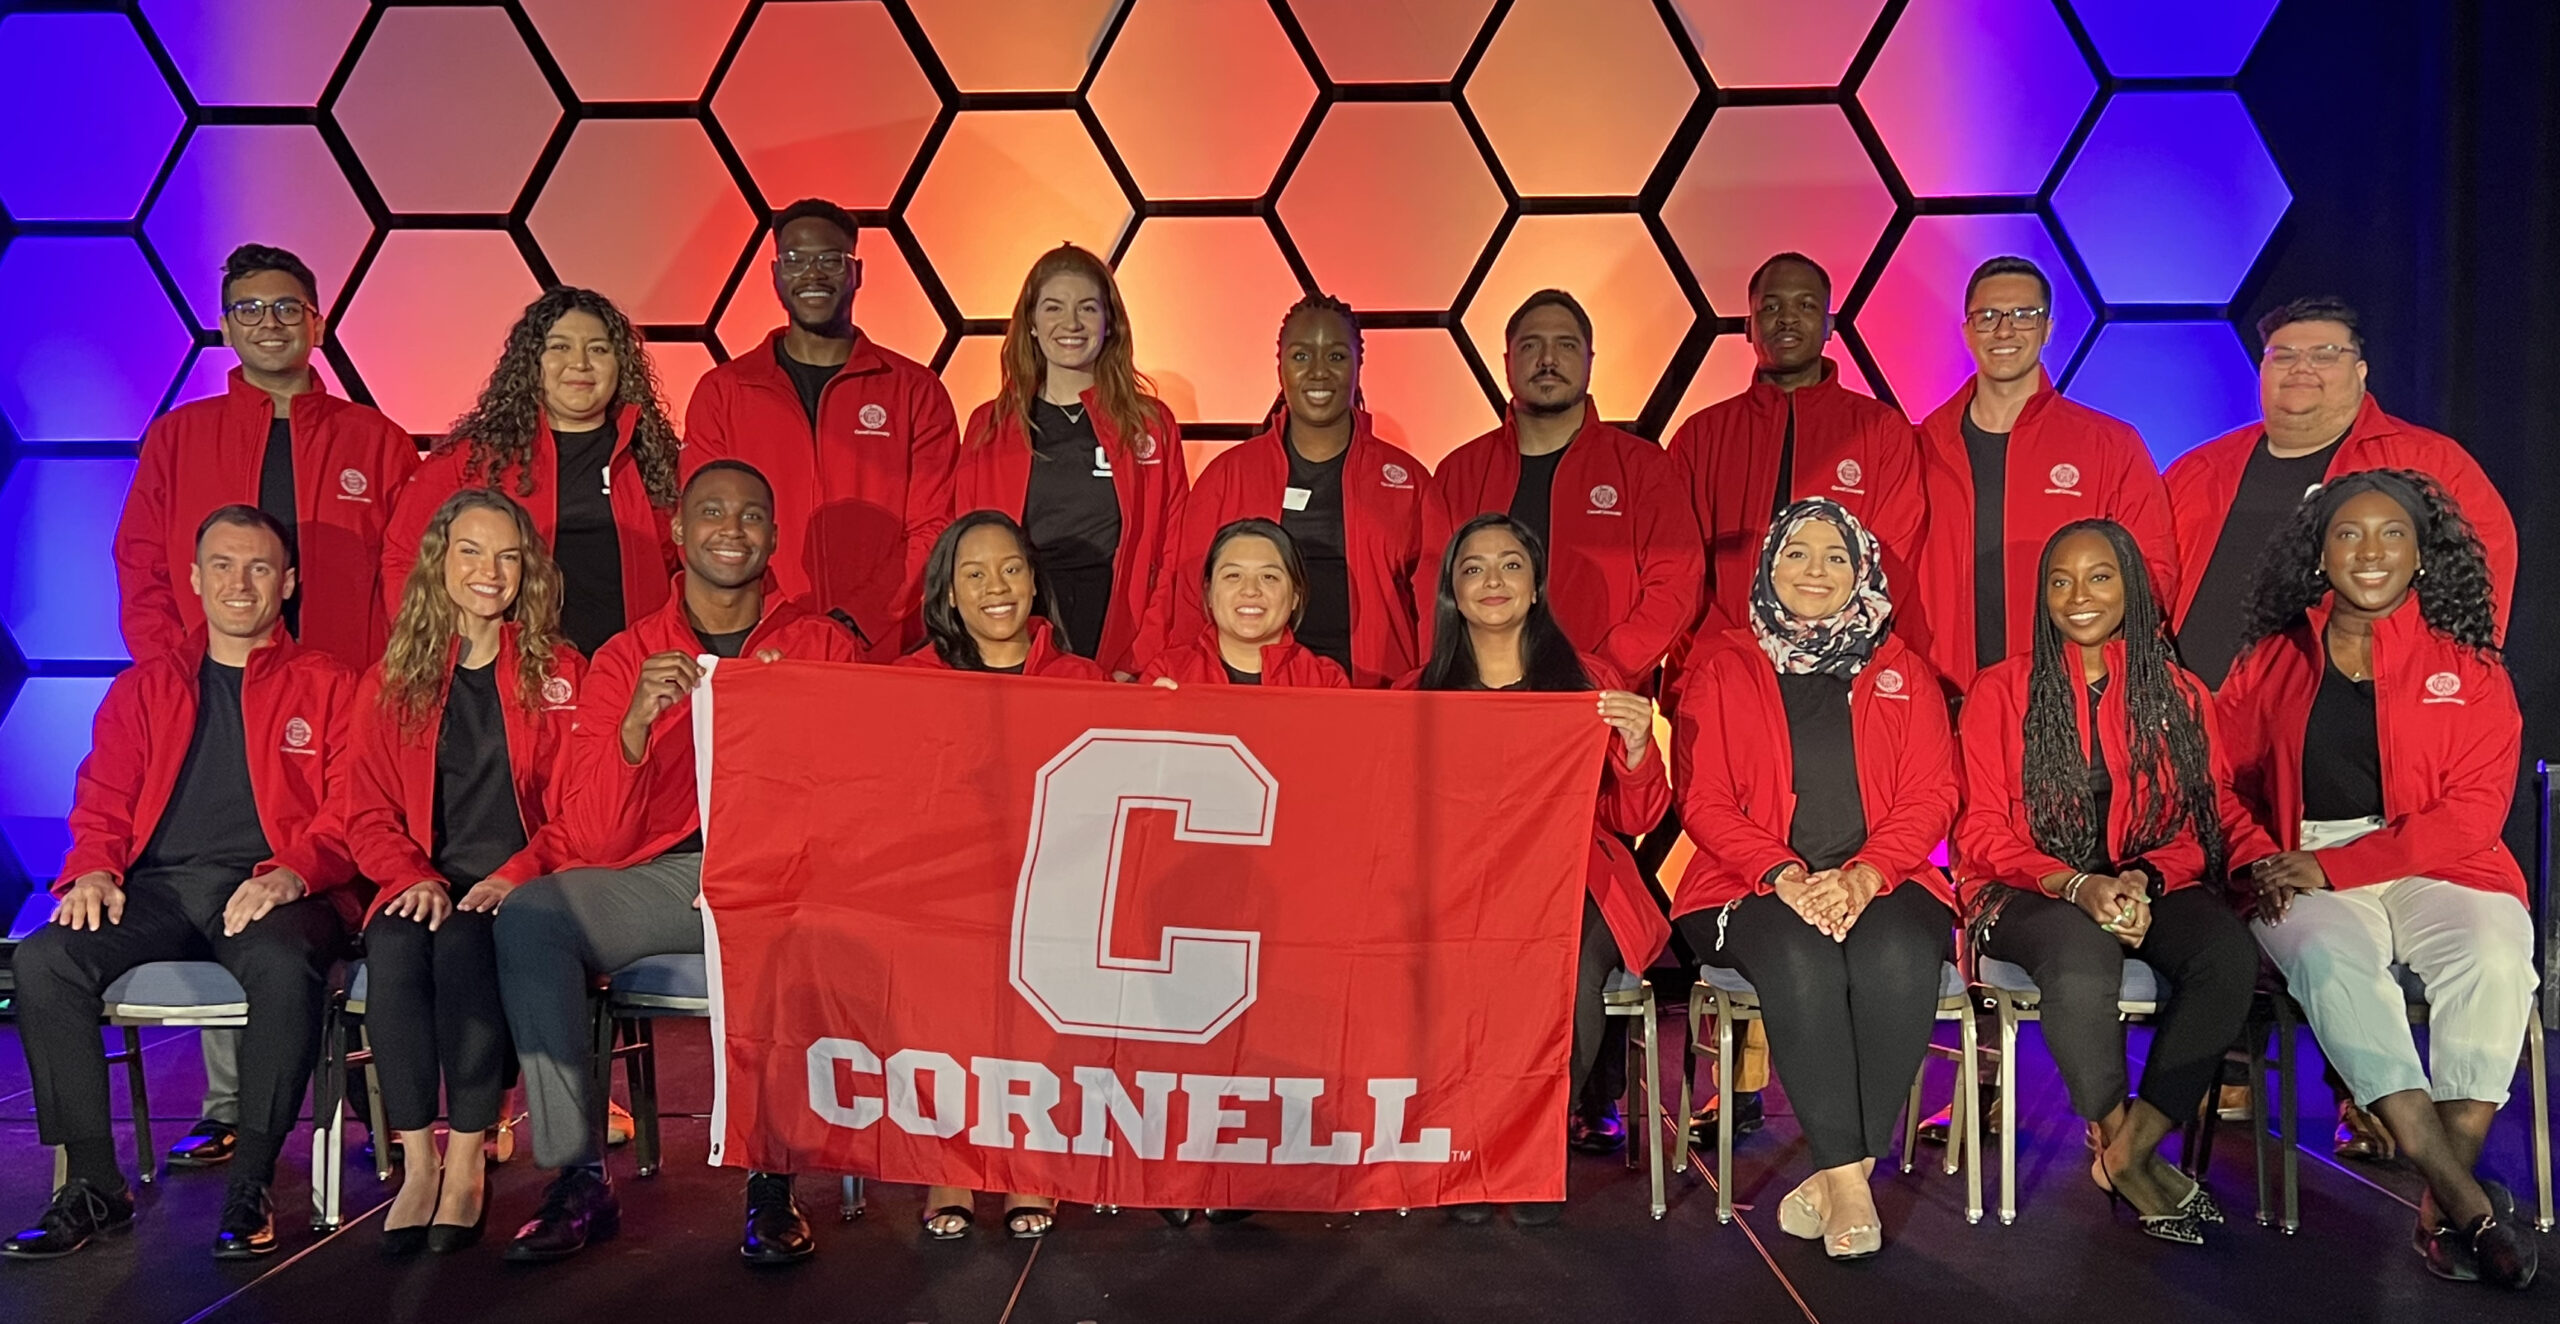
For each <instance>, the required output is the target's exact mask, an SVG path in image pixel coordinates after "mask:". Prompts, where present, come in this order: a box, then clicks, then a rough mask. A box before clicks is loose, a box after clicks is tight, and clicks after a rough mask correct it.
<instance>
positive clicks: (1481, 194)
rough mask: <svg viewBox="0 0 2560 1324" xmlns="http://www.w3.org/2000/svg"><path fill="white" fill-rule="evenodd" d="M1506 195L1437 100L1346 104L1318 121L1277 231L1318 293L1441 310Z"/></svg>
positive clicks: (1497, 218) (1359, 303)
mask: <svg viewBox="0 0 2560 1324" xmlns="http://www.w3.org/2000/svg"><path fill="white" fill-rule="evenodd" d="M1503 205H1504V204H1503V200H1502V190H1501V188H1500V187H1499V186H1497V185H1496V184H1495V183H1494V182H1493V176H1492V175H1491V174H1489V173H1488V172H1487V171H1486V170H1485V163H1484V155H1483V153H1481V152H1479V151H1477V150H1476V144H1475V139H1473V138H1471V137H1469V136H1467V127H1466V125H1465V124H1464V123H1462V122H1461V121H1460V120H1459V119H1458V112H1457V109H1456V108H1455V107H1453V106H1451V105H1449V104H1447V103H1446V102H1436V101H1348V102H1342V103H1340V104H1337V105H1335V106H1334V107H1333V108H1332V109H1330V110H1328V111H1326V112H1325V117H1324V124H1323V126H1322V127H1320V128H1318V129H1317V130H1316V136H1315V140H1314V141H1313V142H1311V143H1309V144H1308V146H1307V152H1306V155H1304V156H1302V157H1300V158H1299V159H1298V165H1297V168H1296V169H1295V170H1292V171H1291V172H1290V173H1289V186H1288V188H1287V189H1285V190H1284V191H1282V193H1281V195H1280V221H1281V223H1282V224H1283V225H1285V226H1287V227H1288V230H1289V238H1290V240H1291V241H1292V242H1294V243H1295V244H1297V246H1298V254H1299V256H1301V257H1303V258H1305V259H1306V261H1307V269H1308V270H1309V271H1311V272H1313V273H1314V275H1315V278H1316V284H1317V286H1318V287H1319V288H1321V289H1324V290H1326V291H1327V292H1329V293H1332V294H1335V295H1338V296H1340V297H1341V298H1344V299H1347V300H1349V301H1350V302H1351V304H1352V306H1353V307H1355V308H1427V309H1434V310H1436V309H1441V308H1446V307H1448V306H1449V301H1450V300H1451V299H1453V298H1455V297H1456V296H1457V293H1458V287H1459V286H1460V285H1461V284H1463V283H1465V281H1466V279H1467V273H1468V272H1469V271H1472V270H1474V268H1475V263H1476V255H1477V254H1479V253H1482V252H1483V251H1484V243H1485V240H1486V239H1487V238H1488V237H1490V236H1491V235H1492V234H1493V227H1494V226H1496V225H1498V224H1500V223H1501V221H1502V211H1503Z"/></svg>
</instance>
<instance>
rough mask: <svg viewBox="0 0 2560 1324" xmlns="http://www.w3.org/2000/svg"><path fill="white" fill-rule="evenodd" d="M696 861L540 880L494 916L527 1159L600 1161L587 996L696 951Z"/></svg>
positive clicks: (693, 857) (676, 858)
mask: <svg viewBox="0 0 2560 1324" xmlns="http://www.w3.org/2000/svg"><path fill="white" fill-rule="evenodd" d="M701 891H702V857H701V856H700V855H698V854H686V855H661V856H659V857H658V858H656V859H654V860H650V861H648V862H647V863H645V864H638V865H634V866H632V867H631V868H628V869H571V870H568V871H567V872H564V873H557V874H552V875H550V876H548V877H543V878H536V879H534V880H533V881H531V882H528V883H526V884H525V885H524V886H522V887H519V888H517V889H516V890H515V892H514V893H513V894H511V895H509V896H508V897H507V901H506V904H505V905H504V906H502V907H500V908H499V910H498V926H497V927H498V932H497V941H498V989H499V992H500V994H501V995H502V996H503V997H504V998H505V1000H506V1008H507V1028H508V1030H509V1031H510V1032H511V1033H512V1034H513V1035H514V1037H515V1045H516V1057H517V1060H518V1062H519V1064H520V1065H521V1066H522V1069H523V1073H524V1094H525V1105H526V1109H527V1111H528V1112H529V1113H530V1114H531V1116H532V1125H533V1161H534V1162H535V1163H536V1164H537V1165H539V1166H541V1167H545V1168H566V1167H574V1166H577V1165H579V1164H584V1163H596V1162H600V1161H602V1159H603V1157H604V1155H603V1153H602V1151H601V1150H599V1149H598V1148H597V1145H598V1143H599V1138H600V1136H601V1133H602V1131H603V1127H604V1096H603V1095H602V1094H600V1093H599V1092H598V1091H597V1089H596V1083H595V1080H596V1078H595V1066H596V1063H595V1037H594V1031H593V1026H592V1023H591V1022H590V1021H589V1020H588V1012H587V990H588V989H589V988H590V987H591V986H592V985H593V984H594V981H595V979H596V977H597V976H599V975H604V974H610V973H611V972H613V971H615V970H618V969H620V968H622V967H623V966H626V965H629V964H630V963H632V962H633V961H637V960H639V959H640V958H641V957H644V956H662V955H665V954H668V953H671V952H698V951H701V950H702V912H700V911H698V910H695V909H694V908H693V901H694V898H695V897H696V896H697V895H699V894H700V893H701Z"/></svg>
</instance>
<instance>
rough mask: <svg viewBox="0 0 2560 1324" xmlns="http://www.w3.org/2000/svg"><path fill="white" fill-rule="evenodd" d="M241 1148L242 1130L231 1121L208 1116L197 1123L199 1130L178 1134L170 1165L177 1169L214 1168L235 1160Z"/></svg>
mask: <svg viewBox="0 0 2560 1324" xmlns="http://www.w3.org/2000/svg"><path fill="white" fill-rule="evenodd" d="M239 1148H240V1130H239V1128H238V1127H235V1126H233V1125H232V1124H231V1123H229V1122H217V1121H215V1120H213V1119H212V1118H210V1117H208V1118H206V1119H204V1120H203V1121H201V1122H198V1123H196V1125H195V1129H194V1130H192V1131H189V1132H187V1133H186V1134H185V1135H182V1136H180V1137H178V1143H176V1144H174V1145H171V1146H169V1166H170V1167H173V1168H212V1167H219V1166H221V1165H222V1164H225V1163H228V1162H230V1161H231V1156H232V1155H233V1154H234V1153H236V1152H238V1150H239Z"/></svg>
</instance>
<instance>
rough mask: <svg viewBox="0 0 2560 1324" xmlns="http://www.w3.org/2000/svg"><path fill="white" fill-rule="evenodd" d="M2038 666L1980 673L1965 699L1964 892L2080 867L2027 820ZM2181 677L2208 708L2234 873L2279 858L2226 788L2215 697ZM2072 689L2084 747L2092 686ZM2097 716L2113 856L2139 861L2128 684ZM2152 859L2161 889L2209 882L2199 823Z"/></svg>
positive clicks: (2034, 881) (1960, 849)
mask: <svg viewBox="0 0 2560 1324" xmlns="http://www.w3.org/2000/svg"><path fill="white" fill-rule="evenodd" d="M2106 653H2107V671H2108V674H2109V675H2111V676H2122V675H2123V674H2124V656H2125V648H2124V643H2123V641H2121V640H2119V641H2117V642H2115V643H2111V644H2109V645H2107V650H2106ZM2033 666H2034V659H2033V658H2031V657H2025V656H2020V657H2012V658H2010V659H2009V660H2007V661H2005V662H2002V663H2000V664H1998V665H1997V666H1994V667H1991V668H1990V669H1988V670H1986V671H1984V672H1983V673H1982V674H1981V675H1980V676H1978V677H1976V678H1975V679H1974V683H1973V688H1972V689H1971V690H1970V691H1968V692H1967V693H1966V695H1965V701H1964V711H1963V713H1962V715H1961V717H1960V718H1959V721H1958V726H1957V736H1958V740H1957V744H1958V746H1959V748H1960V750H1961V752H1962V757H1963V759H1964V812H1963V814H1962V815H1961V816H1959V817H1958V818H1957V819H1956V836H1955V847H1956V858H1957V861H1958V864H1957V878H1958V886H1959V887H1960V888H1971V887H1973V886H1974V885H1976V884H1978V883H1986V882H1991V883H2006V884H2008V885H2009V886H2011V887H2016V888H2023V889H2025V890H2027V891H2030V892H2034V891H2039V890H2041V888H2042V883H2041V881H2040V880H2042V879H2043V878H2044V877H2045V876H2046V875H2048V874H2054V873H2068V872H2070V871H2071V868H2072V866H2071V865H2068V864H2065V863H2063V862H2062V861H2060V860H2058V859H2055V858H2054V857H2053V856H2051V855H2049V854H2046V853H2045V850H2044V848H2043V847H2041V846H2038V845H2037V844H2036V840H2035V833H2034V832H2033V831H2032V830H2031V829H2030V828H2029V827H2028V825H2027V806H2026V802H2025V800H2024V799H2023V798H2021V796H2020V792H2019V788H2020V787H2021V786H2023V785H2024V784H2025V775H2024V773H2023V772H2022V771H2021V769H2022V766H2023V764H2024V763H2025V758H2026V716H2027V678H2028V673H2029V672H2030V671H2031V670H2032V668H2033ZM2176 675H2177V678H2178V683H2179V685H2180V686H2181V687H2182V688H2184V689H2185V690H2186V691H2187V694H2188V696H2189V697H2190V699H2191V700H2194V701H2199V702H2201V703H2202V704H2203V709H2202V711H2203V717H2204V730H2205V741H2206V743H2207V744H2208V745H2209V746H2210V747H2211V749H2212V755H2213V764H2214V772H2215V782H2216V785H2217V787H2219V788H2221V792H2222V793H2221V794H2220V795H2219V796H2218V798H2219V799H2220V801H2221V816H2222V831H2223V840H2224V843H2225V850H2224V856H2225V863H2226V864H2227V866H2228V867H2229V869H2230V870H2231V872H2233V873H2235V874H2236V873H2238V872H2239V871H2240V870H2241V869H2243V868H2245V867H2247V866H2248V865H2250V864H2254V863H2256V862H2257V861H2258V860H2260V859H2263V858H2265V857H2266V856H2269V855H2272V854H2274V853H2275V843H2274V842H2272V841H2270V840H2268V839H2267V837H2266V834H2265V833H2263V832H2260V831H2259V830H2258V828H2257V824H2256V823H2255V822H2253V821H2252V820H2251V819H2250V818H2249V815H2248V811H2247V810H2245V809H2244V808H2242V807H2241V805H2240V802H2239V800H2238V799H2237V798H2236V797H2234V796H2232V795H2230V794H2229V793H2228V788H2229V786H2230V781H2231V779H2230V766H2229V762H2228V760H2229V752H2230V751H2229V748H2228V747H2227V746H2226V745H2225V744H2224V742H2223V738H2222V733H2221V730H2220V723H2219V722H2217V721H2216V720H2215V718H2214V710H2213V703H2212V699H2213V696H2212V695H2211V694H2210V693H2208V692H2207V691H2206V690H2205V687H2204V682H2203V681H2201V680H2198V679H2196V677H2195V676H2194V674H2192V673H2190V672H2187V671H2184V670H2181V671H2179V672H2177V673H2176ZM2071 693H2072V700H2071V711H2072V714H2073V715H2074V716H2075V717H2076V718H2077V719H2078V721H2079V727H2080V742H2081V748H2082V749H2083V750H2086V749H2087V748H2088V741H2089V700H2088V691H2087V690H2086V689H2085V688H2084V687H2082V686H2077V685H2075V686H2073V687H2072V692H2071ZM2098 720H2099V721H2100V722H2101V723H2103V724H2104V725H2105V727H2106V732H2105V738H2106V759H2107V775H2108V776H2109V777H2110V778H2112V779H2114V789H2113V790H2112V791H2111V792H2110V793H2109V795H2108V798H2107V841H2108V843H2109V846H2108V853H2109V854H2110V855H2114V856H2116V857H2118V858H2117V863H2119V864H2123V865H2126V866H2130V865H2131V864H2132V861H2130V860H2127V859H2124V858H2122V857H2123V855H2124V847H2125V846H2126V845H2127V844H2128V841H2127V839H2128V838H2129V837H2130V836H2131V834H2132V831H2133V814H2134V802H2135V800H2136V798H2137V794H2136V791H2135V789H2134V778H2133V770H2132V766H2131V763H2130V759H2131V754H2130V749H2131V746H2130V745H2129V744H2128V739H2129V737H2128V734H2127V720H2126V717H2125V707H2124V687H2123V686H2122V685H2110V686H2108V687H2107V692H2106V695H2105V697H2103V698H2101V699H2100V700H2099V701H2098ZM2144 858H2146V859H2147V860H2148V861H2149V862H2150V864H2151V866H2152V867H2153V868H2155V869H2157V870H2159V871H2160V874H2161V882H2162V885H2163V886H2164V887H2165V888H2166V889H2167V890H2169V891H2172V892H2174V891H2177V890H2178V889H2180V888H2183V887H2193V886H2195V885H2197V884H2198V883H2200V882H2203V881H2204V879H2203V878H2202V877H2201V875H2202V874H2203V872H2204V845H2203V843H2201V842H2199V841H2197V840H2196V836H2195V831H2194V829H2193V828H2192V827H2191V826H2186V825H2181V827H2180V828H2179V830H2178V835H2177V837H2176V838H2175V839H2173V840H2171V841H2170V842H2169V843H2168V844H2167V845H2165V846H2161V847H2159V848H2157V849H2154V850H2152V851H2150V852H2149V853H2148V854H2147V855H2146V856H2145V857H2144Z"/></svg>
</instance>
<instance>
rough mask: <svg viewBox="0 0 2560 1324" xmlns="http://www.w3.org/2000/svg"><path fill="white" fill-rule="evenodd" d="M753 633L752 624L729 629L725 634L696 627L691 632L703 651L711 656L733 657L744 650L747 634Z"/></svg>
mask: <svg viewBox="0 0 2560 1324" xmlns="http://www.w3.org/2000/svg"><path fill="white" fill-rule="evenodd" d="M754 633H755V627H754V626H752V625H750V626H748V627H747V628H746V629H743V630H731V631H729V632H728V633H727V634H713V633H711V632H710V631H708V630H703V629H698V628H697V629H696V630H695V631H694V632H693V637H694V639H695V640H696V641H698V642H700V643H701V645H702V651H703V652H706V653H709V654H710V655H712V656H713V657H721V658H734V657H737V656H739V655H741V654H743V653H744V652H745V651H746V648H747V636H748V635H751V634H754Z"/></svg>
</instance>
